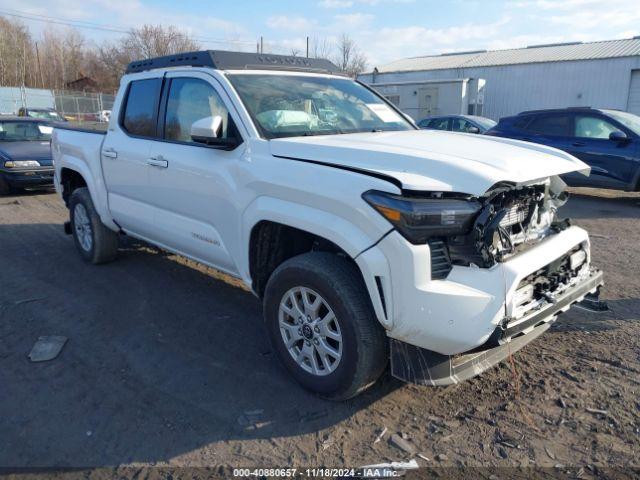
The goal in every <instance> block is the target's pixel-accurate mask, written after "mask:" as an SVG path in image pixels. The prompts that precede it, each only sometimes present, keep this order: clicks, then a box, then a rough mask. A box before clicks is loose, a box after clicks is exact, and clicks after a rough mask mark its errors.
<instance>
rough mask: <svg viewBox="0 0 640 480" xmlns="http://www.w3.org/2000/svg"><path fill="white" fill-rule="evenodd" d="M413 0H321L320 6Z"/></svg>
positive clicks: (334, 6)
mask: <svg viewBox="0 0 640 480" xmlns="http://www.w3.org/2000/svg"><path fill="white" fill-rule="evenodd" d="M414 1H415V0H321V1H320V2H319V3H318V5H319V6H320V7H322V8H349V7H353V6H354V5H355V4H360V5H370V6H375V5H379V4H382V3H412V2H414Z"/></svg>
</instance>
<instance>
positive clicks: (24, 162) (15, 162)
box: [4, 160, 40, 168]
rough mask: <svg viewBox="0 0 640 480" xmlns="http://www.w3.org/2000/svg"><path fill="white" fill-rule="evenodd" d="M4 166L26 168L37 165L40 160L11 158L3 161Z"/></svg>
mask: <svg viewBox="0 0 640 480" xmlns="http://www.w3.org/2000/svg"><path fill="white" fill-rule="evenodd" d="M4 166H5V167H6V168H26V167H39V166H40V162H38V161H36V160H11V161H8V162H4Z"/></svg>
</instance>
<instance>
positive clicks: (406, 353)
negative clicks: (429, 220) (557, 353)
mask: <svg viewBox="0 0 640 480" xmlns="http://www.w3.org/2000/svg"><path fill="white" fill-rule="evenodd" d="M564 189H565V184H564V182H562V180H561V179H560V178H559V177H552V178H550V179H548V180H547V181H545V182H539V183H536V184H530V185H518V186H514V185H507V184H500V185H496V186H494V187H493V188H492V189H490V190H489V191H488V192H487V193H486V194H485V195H483V196H482V197H479V198H467V199H466V201H467V202H469V204H470V205H474V207H475V212H474V214H473V215H472V216H471V218H465V219H464V221H460V222H459V223H460V224H461V225H463V226H462V227H461V228H460V230H459V231H458V232H455V233H453V234H450V235H446V236H445V235H439V236H437V235H434V236H431V237H429V238H427V239H426V241H425V243H427V244H428V245H429V248H430V258H431V279H432V280H443V281H444V282H447V280H449V281H450V282H451V284H452V285H459V286H461V287H463V288H464V287H466V286H473V288H476V289H479V290H478V291H479V292H482V293H483V294H486V292H489V291H493V292H497V289H490V288H487V289H486V291H485V290H484V289H483V287H482V286H481V284H479V283H478V282H477V279H478V278H483V279H489V278H490V279H492V280H491V282H492V283H491V284H492V285H494V286H495V284H496V282H500V283H501V284H502V283H504V293H503V295H504V297H503V302H504V303H503V304H502V307H500V308H499V309H498V307H499V303H498V304H496V305H495V306H494V309H493V310H490V311H487V312H486V317H483V318H486V321H487V324H486V326H487V327H489V330H488V331H487V330H485V331H487V332H488V333H486V334H485V336H480V335H479V336H478V337H477V338H478V343H477V344H476V345H478V346H477V347H475V348H473V349H471V350H468V351H465V352H464V353H459V354H456V355H447V354H443V353H438V352H436V351H432V350H428V349H426V348H421V347H419V346H416V345H413V344H411V343H407V342H409V340H408V339H405V338H402V337H398V338H402V340H399V339H396V338H391V339H390V345H391V369H392V374H393V375H394V376H395V377H397V378H399V379H402V380H405V381H408V382H413V383H418V384H422V385H448V384H451V383H457V382H459V381H462V380H465V379H467V378H471V377H473V376H476V375H478V374H480V373H481V372H483V371H484V370H486V369H488V368H490V367H491V366H493V365H495V364H496V363H498V362H500V361H502V360H504V359H505V358H507V357H508V356H509V355H510V354H511V353H513V352H515V351H517V350H518V349H520V348H522V347H523V346H525V345H526V344H528V343H529V342H531V341H532V340H534V339H535V338H537V337H538V336H539V335H540V334H542V333H543V332H544V331H546V330H547V329H548V328H549V326H550V325H551V323H553V321H555V319H556V318H557V316H558V315H559V314H560V313H562V312H565V311H567V310H568V309H569V308H570V307H571V306H572V305H574V304H576V303H578V302H581V301H583V299H585V297H588V296H591V298H592V299H593V298H597V295H598V292H599V289H600V286H601V285H602V284H603V276H602V272H601V271H599V270H597V269H595V268H593V267H592V266H591V265H590V251H589V241H588V236H587V234H586V232H585V231H584V230H582V229H580V228H578V227H572V226H571V223H570V221H569V220H568V219H567V220H560V221H559V220H557V210H558V209H559V208H560V207H561V206H562V205H563V204H564V203H565V202H566V201H567V194H566V193H565V192H564ZM448 215H449V216H451V214H448ZM459 267H462V268H459ZM465 267H466V268H465ZM454 269H455V273H452V272H453V270H454ZM472 279H474V280H472ZM448 288H449V287H448V282H447V283H442V284H441V286H435V285H434V287H433V289H434V291H436V292H438V291H441V292H445V291H450V290H448ZM451 288H453V287H451ZM456 293H457V292H456ZM454 295H455V294H454ZM495 295H496V294H495V293H494V296H495ZM433 298H437V293H436V295H434V297H433ZM494 298H495V297H494ZM446 300H447V299H446V297H444V296H443V297H442V301H446ZM596 303H597V302H596ZM424 306H425V305H424V304H423V308H424ZM451 310H456V307H454V306H452V308H451ZM477 313H480V312H477ZM475 314H476V313H475V312H474V313H473V314H472V315H475ZM441 315H445V317H444V318H447V317H446V315H447V313H446V312H443V313H442V314H441ZM491 319H495V320H491ZM458 320H459V319H456V318H452V320H451V321H450V324H451V325H454V324H455V323H456V322H457V321H458ZM479 322H480V323H479V324H477V325H482V324H483V322H484V320H479ZM463 323H464V322H463ZM450 334H451V335H455V332H453V331H451V333H450ZM423 345H424V343H423ZM457 351H460V350H457Z"/></svg>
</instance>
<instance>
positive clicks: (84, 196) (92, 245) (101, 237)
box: [69, 188, 118, 264]
mask: <svg viewBox="0 0 640 480" xmlns="http://www.w3.org/2000/svg"><path fill="white" fill-rule="evenodd" d="M69 212H70V216H71V234H72V235H73V241H74V243H75V244H76V248H77V249H78V251H79V252H80V255H81V256H82V258H83V259H84V260H85V261H87V262H89V263H93V264H99V263H106V262H109V261H111V260H113V259H114V258H115V257H116V255H117V253H118V234H117V233H116V232H114V231H113V230H110V229H108V228H107V227H105V226H104V225H103V223H102V221H101V220H100V216H99V215H98V212H97V211H96V209H95V207H94V206H93V201H92V200H91V195H90V194H89V190H88V189H87V188H78V189H76V190H74V191H73V193H72V194H71V198H70V200H69Z"/></svg>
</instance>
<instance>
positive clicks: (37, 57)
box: [36, 42, 44, 88]
mask: <svg viewBox="0 0 640 480" xmlns="http://www.w3.org/2000/svg"><path fill="white" fill-rule="evenodd" d="M36 60H37V61H38V72H40V83H42V88H44V76H43V75H42V66H41V65H40V51H39V50H38V42H36Z"/></svg>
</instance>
